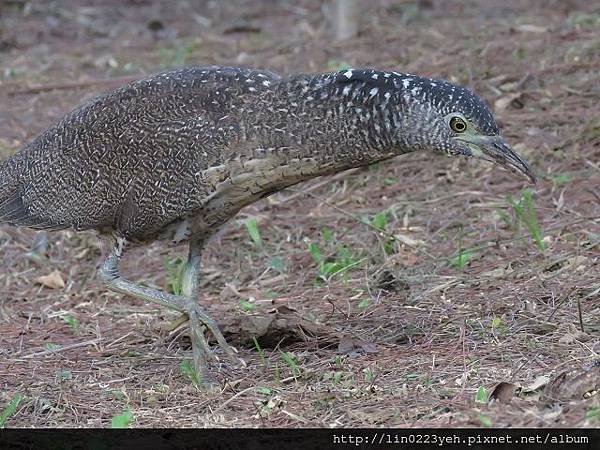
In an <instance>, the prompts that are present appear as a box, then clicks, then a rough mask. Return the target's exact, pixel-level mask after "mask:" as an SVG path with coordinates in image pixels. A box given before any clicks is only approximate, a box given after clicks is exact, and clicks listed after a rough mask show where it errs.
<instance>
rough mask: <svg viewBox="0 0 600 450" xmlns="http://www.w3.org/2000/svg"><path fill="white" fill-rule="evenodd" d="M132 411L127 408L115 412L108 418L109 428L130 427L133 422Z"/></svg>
mask: <svg viewBox="0 0 600 450" xmlns="http://www.w3.org/2000/svg"><path fill="white" fill-rule="evenodd" d="M133 419H134V417H133V413H132V412H131V410H130V409H129V408H127V409H126V410H125V411H123V412H122V413H121V414H116V415H114V416H113V417H112V419H111V420H110V427H111V428H131V424H132V422H133Z"/></svg>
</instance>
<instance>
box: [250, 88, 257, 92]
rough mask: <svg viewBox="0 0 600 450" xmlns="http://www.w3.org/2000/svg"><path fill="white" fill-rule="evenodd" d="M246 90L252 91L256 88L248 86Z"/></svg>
mask: <svg viewBox="0 0 600 450" xmlns="http://www.w3.org/2000/svg"><path fill="white" fill-rule="evenodd" d="M248 90H249V91H250V92H254V91H255V90H256V88H253V87H249V88H248Z"/></svg>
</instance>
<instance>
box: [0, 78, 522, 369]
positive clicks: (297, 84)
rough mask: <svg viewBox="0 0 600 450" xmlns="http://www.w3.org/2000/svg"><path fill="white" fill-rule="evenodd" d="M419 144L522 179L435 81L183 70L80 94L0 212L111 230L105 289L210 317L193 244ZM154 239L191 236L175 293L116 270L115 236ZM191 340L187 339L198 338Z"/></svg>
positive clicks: (472, 107)
mask: <svg viewBox="0 0 600 450" xmlns="http://www.w3.org/2000/svg"><path fill="white" fill-rule="evenodd" d="M452 121H458V122H460V123H462V125H461V126H460V127H459V128H460V129H459V128H456V126H455V125H454V124H453V122H452ZM460 123H459V125H460ZM463 125H464V128H463ZM455 128H456V129H455ZM416 150H433V151H439V152H444V153H447V154H450V155H465V156H479V157H483V158H484V159H492V160H496V161H498V162H500V163H502V164H504V165H506V166H510V167H512V168H517V169H518V170H520V171H522V172H524V173H526V174H528V175H529V176H532V174H531V170H530V169H529V167H528V166H527V164H526V163H525V162H524V161H523V160H522V159H520V157H518V155H516V154H515V153H514V152H512V151H510V149H509V148H508V147H507V146H506V144H504V143H503V141H502V140H501V138H500V136H499V130H498V127H497V126H496V124H495V122H494V119H493V117H492V114H491V112H490V110H489V109H488V107H487V106H486V105H485V104H484V103H483V102H482V101H481V100H480V99H479V97H477V96H476V95H475V94H473V93H472V92H471V91H469V90H468V89H465V88H461V87H458V86H455V85H453V84H451V83H448V82H446V81H440V80H432V79H428V78H422V77H418V76H415V75H409V74H403V73H397V72H383V71H376V70H342V71H339V72H333V73H326V74H316V75H290V76H279V75H277V74H274V73H272V72H267V71H258V70H249V69H238V68H226V67H192V68H184V69H180V70H176V71H172V72H167V73H162V74H158V75H155V76H152V77H150V78H147V79H145V80H141V81H137V82H134V83H131V84H129V85H128V86H125V87H123V88H121V89H118V90H116V91H113V92H110V93H108V94H105V95H102V96H100V97H97V98H95V99H93V100H91V101H90V102H88V103H87V104H85V105H83V106H82V107H80V108H78V109H76V110H74V111H73V112H71V113H70V114H68V115H67V116H66V117H65V118H64V119H63V120H61V121H60V122H59V123H58V124H57V125H55V126H54V127H52V128H50V129H48V130H47V131H45V132H44V133H43V134H41V135H40V136H39V137H38V138H37V139H35V140H34V141H33V142H31V143H30V144H29V145H27V146H26V147H25V148H24V149H23V150H21V151H20V152H19V153H17V154H15V155H14V156H13V157H11V158H10V159H8V160H7V161H5V162H3V163H2V165H1V166H0V221H4V222H9V223H12V224H14V225H19V226H28V227H32V228H38V229H63V228H74V229H76V230H86V229H97V230H99V231H100V232H102V233H105V234H110V235H113V236H115V237H116V238H117V246H116V247H115V250H114V251H113V254H112V255H111V257H109V259H108V260H107V262H106V263H105V266H104V268H103V271H102V276H103V279H104V280H105V281H106V282H107V283H108V284H109V286H110V287H111V288H113V289H115V290H117V291H119V292H124V293H129V294H132V295H136V296H138V297H140V298H145V299H146V300H150V301H154V302H157V303H161V304H165V305H166V306H170V307H173V308H175V309H178V310H180V311H183V312H186V313H188V314H196V315H197V316H199V317H200V319H201V320H200V321H201V322H202V323H204V324H207V323H208V321H210V318H208V316H206V315H205V314H204V313H203V312H201V311H200V310H198V308H197V305H196V303H195V300H196V299H195V296H196V290H197V282H196V280H195V278H197V276H198V267H199V260H200V253H201V249H202V246H203V245H204V242H205V241H206V240H207V239H208V238H209V237H210V236H211V235H212V234H214V233H215V232H216V231H217V230H218V228H219V227H220V226H221V225H222V224H223V223H224V222H226V221H227V220H228V219H230V218H231V217H233V216H234V215H235V214H236V213H237V212H238V211H239V210H240V209H241V208H242V207H244V206H246V205H248V204H250V203H252V202H254V201H256V200H257V199H259V198H261V197H264V196H266V195H269V194H271V193H272V192H275V191H278V190H280V189H282V188H285V187H287V186H290V185H293V184H295V183H298V182H301V181H304V180H307V179H309V178H313V177H316V176H319V175H325V174H330V173H334V172H338V171H340V170H344V169H348V168H351V167H357V166H362V165H367V164H371V163H373V162H376V161H380V160H385V159H389V158H391V157H393V156H396V155H399V154H403V153H407V152H410V151H416ZM155 239H169V240H172V241H175V242H178V241H182V240H188V239H191V241H192V244H191V246H190V249H191V250H190V259H189V261H188V269H189V271H188V272H186V273H187V275H186V276H187V283H188V284H187V285H186V286H187V287H184V291H185V296H184V297H185V298H184V297H177V296H172V295H170V294H166V293H163V292H159V291H153V290H150V289H148V288H143V287H140V286H137V285H134V284H133V283H131V282H129V281H128V280H125V279H123V278H121V276H120V274H119V272H118V267H117V264H118V261H119V259H120V257H121V255H122V253H123V251H124V248H125V244H126V243H127V242H138V243H139V242H145V241H150V240H155ZM196 320H198V319H197V318H196ZM192 322H193V320H192ZM209 328H210V329H211V331H213V333H215V334H216V333H218V330H217V331H215V330H214V329H213V328H211V327H209ZM196 332H197V330H196V331H195V332H194V333H196ZM217 338H219V336H217ZM194 339H195V340H194V343H195V349H196V347H197V346H198V345H204V344H203V343H202V342H201V339H202V338H201V337H198V336H196V338H194ZM220 343H221V344H222V345H224V341H223V342H221V341H220ZM196 344H197V345H196ZM204 350H206V349H204ZM196 356H198V355H196ZM198 358H200V356H198ZM198 362H199V359H197V363H198ZM200 362H201V361H200Z"/></svg>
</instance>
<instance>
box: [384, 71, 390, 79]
mask: <svg viewBox="0 0 600 450" xmlns="http://www.w3.org/2000/svg"><path fill="white" fill-rule="evenodd" d="M390 75H391V74H390V73H389V72H388V73H384V74H383V76H384V77H386V78H389V77H390Z"/></svg>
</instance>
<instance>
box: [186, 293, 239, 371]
mask: <svg viewBox="0 0 600 450" xmlns="http://www.w3.org/2000/svg"><path fill="white" fill-rule="evenodd" d="M187 316H188V320H189V327H190V335H191V339H192V351H193V355H194V366H195V369H196V372H197V373H198V375H199V376H200V377H201V379H202V380H207V379H208V378H207V371H206V368H207V359H208V358H211V359H215V360H218V359H219V358H218V356H217V355H215V353H214V352H213V351H211V349H210V347H209V345H208V342H207V340H206V336H205V331H207V330H208V331H210V333H211V334H212V335H213V336H214V337H215V339H216V340H217V344H218V345H219V347H221V348H222V349H223V351H224V352H225V354H226V355H227V357H228V358H229V360H230V361H231V362H232V363H233V364H236V365H237V364H241V365H242V366H243V367H246V363H245V361H244V360H242V359H240V358H238V357H237V350H236V349H235V348H233V347H232V346H230V345H229V344H228V343H227V341H226V340H225V338H224V337H223V334H222V333H221V330H219V327H218V325H217V324H216V322H215V321H214V320H213V319H212V318H211V317H209V316H208V315H207V314H206V313H205V312H204V311H203V310H202V308H201V307H200V305H198V304H197V303H195V302H190V303H189V305H188V307H187Z"/></svg>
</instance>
